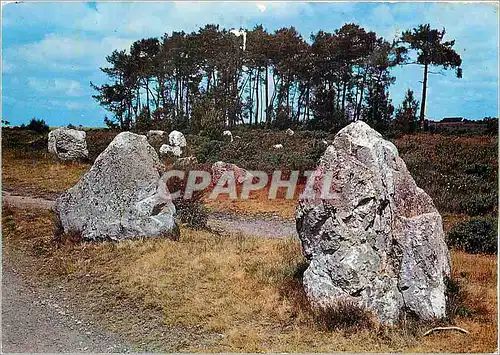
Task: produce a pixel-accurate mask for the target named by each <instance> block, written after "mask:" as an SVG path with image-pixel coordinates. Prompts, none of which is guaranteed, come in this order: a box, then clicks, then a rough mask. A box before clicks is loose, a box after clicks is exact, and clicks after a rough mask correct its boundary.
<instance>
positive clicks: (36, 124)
mask: <svg viewBox="0 0 500 355" xmlns="http://www.w3.org/2000/svg"><path fill="white" fill-rule="evenodd" d="M21 128H25V129H29V130H31V131H35V132H37V133H48V132H49V130H50V129H49V126H48V125H47V124H46V123H45V121H44V120H39V119H36V118H34V117H33V118H32V119H31V121H30V123H28V124H27V125H24V124H22V125H21Z"/></svg>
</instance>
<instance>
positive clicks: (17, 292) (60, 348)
mask: <svg viewBox="0 0 500 355" xmlns="http://www.w3.org/2000/svg"><path fill="white" fill-rule="evenodd" d="M61 294H63V292H61ZM130 349H131V347H130V346H129V345H128V344H126V342H125V341H124V340H123V339H121V338H120V337H119V336H117V335H116V334H112V333H109V332H107V331H105V330H103V329H100V328H99V327H98V326H96V325H94V324H88V323H86V322H84V321H82V320H81V319H79V318H78V316H77V315H75V314H74V313H73V312H72V311H71V310H70V309H69V308H68V307H66V306H65V305H64V303H62V302H60V301H59V300H57V299H55V298H54V296H53V294H49V293H48V292H47V291H46V290H44V289H40V288H36V289H35V288H33V287H30V285H28V284H26V283H25V282H24V279H23V277H22V276H21V275H19V274H18V273H17V270H16V269H15V268H14V267H13V266H12V265H10V264H9V262H8V261H6V260H4V262H3V268H2V353H5V352H8V353H11V352H23V353H37V352H51V353H54V352H93V353H110V352H121V353H123V352H129V351H130Z"/></svg>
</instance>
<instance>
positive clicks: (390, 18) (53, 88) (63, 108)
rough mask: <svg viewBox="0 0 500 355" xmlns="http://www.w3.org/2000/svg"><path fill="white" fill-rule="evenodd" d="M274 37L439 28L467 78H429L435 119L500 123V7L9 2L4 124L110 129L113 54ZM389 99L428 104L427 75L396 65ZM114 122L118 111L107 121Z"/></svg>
mask: <svg viewBox="0 0 500 355" xmlns="http://www.w3.org/2000/svg"><path fill="white" fill-rule="evenodd" d="M209 23H215V24H219V25H220V26H221V27H224V28H227V29H231V28H240V27H243V28H249V29H250V28H253V27H254V26H255V25H257V24H262V25H263V26H264V27H265V28H266V29H267V30H268V31H270V32H273V31H274V30H277V29H279V28H281V27H288V26H295V28H296V29H297V30H298V31H299V32H300V33H301V34H302V36H303V37H304V38H305V39H309V38H310V35H311V34H312V33H316V32H317V31H319V30H323V31H328V32H333V31H334V30H335V29H338V28H340V27H341V26H342V25H343V24H344V23H357V24H359V25H361V26H362V27H364V28H365V29H366V30H370V31H375V32H376V33H377V35H378V36H382V37H384V38H385V39H387V40H389V41H391V40H392V39H393V38H394V37H395V36H397V35H398V34H400V33H401V32H402V31H404V30H407V29H411V28H413V27H417V26H418V25H419V24H422V23H430V25H431V27H433V28H439V29H442V28H445V29H446V36H445V40H451V39H454V40H456V42H455V47H454V48H455V49H456V51H457V52H458V53H459V54H460V56H461V57H462V62H463V64H462V68H463V78H462V79H458V78H456V76H455V71H454V70H449V71H440V70H439V69H433V71H434V72H440V73H439V74H431V75H430V76H429V85H428V99H427V109H426V116H427V117H428V118H430V119H434V120H439V119H441V118H443V117H450V116H453V117H455V116H461V117H466V118H470V119H481V118H483V117H485V116H494V117H497V116H498V65H499V63H498V26H499V17H498V5H497V4H495V3H479V4H478V3H408V2H406V3H403V2H400V3H385V2H378V3H362V2H356V3H354V2H336V3H333V2H330V3H324V2H323V3H321V2H314V3H312V2H265V1H263V2H187V1H177V2H86V3H85V2H73V3H71V2H64V3H63V2H57V3H56V2H54V3H42V2H37V3H35V2H22V3H8V4H4V3H2V119H4V120H7V121H9V122H10V123H11V124H12V125H19V124H21V123H27V122H29V120H30V119H31V118H32V117H36V118H40V119H44V120H45V121H46V122H47V123H48V124H49V125H50V126H66V125H68V124H73V125H79V124H81V125H83V126H89V127H98V126H104V123H103V119H104V115H105V114H106V111H105V110H104V109H103V108H101V107H100V106H99V105H98V103H97V102H96V101H95V100H94V99H93V98H92V95H93V94H94V93H95V92H94V91H93V89H92V88H91V87H90V85H89V84H90V82H93V83H94V84H98V85H101V84H104V83H106V76H105V75H104V74H103V73H102V72H101V71H100V70H99V68H100V67H105V66H106V60H105V58H106V55H108V54H110V53H111V52H112V51H113V50H115V49H128V48H129V47H130V45H131V44H132V43H133V42H134V41H136V40H139V39H142V38H146V37H161V36H162V35H163V34H164V33H171V32H172V31H180V30H184V31H185V32H191V31H197V30H198V29H199V28H200V27H204V26H205V24H209ZM393 74H394V76H396V78H397V79H396V82H395V84H393V85H392V86H391V87H390V97H391V99H392V103H393V105H395V106H396V107H397V106H398V105H399V104H400V103H401V101H402V100H403V98H404V94H405V92H406V90H407V89H408V88H411V89H412V90H413V91H414V92H415V95H416V96H417V98H420V97H421V90H422V83H421V81H422V76H423V69H422V68H421V67H420V66H418V65H406V66H403V67H396V68H395V69H394V70H393ZM108 115H109V113H108Z"/></svg>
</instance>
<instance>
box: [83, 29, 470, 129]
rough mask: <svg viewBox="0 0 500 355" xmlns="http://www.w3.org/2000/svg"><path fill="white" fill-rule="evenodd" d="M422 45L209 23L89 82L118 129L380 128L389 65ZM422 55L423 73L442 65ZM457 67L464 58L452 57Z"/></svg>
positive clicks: (124, 55) (116, 61)
mask: <svg viewBox="0 0 500 355" xmlns="http://www.w3.org/2000/svg"><path fill="white" fill-rule="evenodd" d="M425 29H427V27H426V28H425ZM414 31H417V32H414V33H416V34H417V35H421V34H420V33H419V32H418V31H419V29H414ZM443 35H444V30H443ZM424 36H425V34H424ZM441 39H442V36H441V37H440V38H439V40H438V42H439V41H440V40H441ZM419 41H420V39H419V38H417V39H415V38H412V37H411V33H410V32H407V33H406V38H403V39H398V38H396V39H393V40H392V41H387V40H385V39H383V38H382V37H378V36H377V35H376V33H374V32H371V31H366V30H365V29H364V28H362V27H360V26H359V25H356V24H345V25H343V26H342V27H341V28H340V29H337V30H335V31H334V32H333V33H329V32H324V31H319V32H317V33H316V34H313V35H311V37H310V38H309V40H305V39H304V38H303V37H302V36H301V34H300V33H298V32H297V30H296V29H295V28H294V27H289V28H281V29H279V30H276V31H275V32H274V33H269V32H267V31H266V30H265V29H264V28H263V27H262V26H261V25H259V26H256V27H255V28H253V29H252V30H228V29H223V28H220V27H219V26H218V25H213V24H210V25H206V26H205V27H203V28H200V29H199V30H198V31H197V32H192V33H185V32H183V31H180V32H173V33H172V34H165V35H164V36H163V37H162V38H160V39H158V38H145V39H141V40H138V41H136V42H134V43H133V44H132V46H131V47H130V50H129V51H125V50H122V51H117V50H115V51H113V52H112V53H111V54H110V55H109V56H107V58H106V59H107V62H108V63H109V66H108V67H106V68H101V70H102V71H103V72H104V73H105V74H106V75H107V76H108V79H109V83H106V84H103V85H101V86H98V85H95V84H93V83H91V86H92V87H93V88H94V89H95V90H96V91H97V93H96V95H94V96H93V97H94V98H95V99H96V100H97V101H98V102H99V104H100V105H102V106H103V107H105V108H106V109H107V110H108V111H109V112H111V114H112V115H113V117H111V118H108V117H106V118H105V122H106V124H107V125H108V126H110V127H118V128H120V129H124V130H125V129H139V130H140V129H152V128H156V129H165V130H168V129H172V128H177V129H186V130H189V131H191V132H193V133H198V132H200V131H211V130H221V129H223V128H225V127H233V126H235V125H238V124H243V123H245V124H248V125H251V126H252V125H265V126H267V127H271V126H272V127H280V128H284V127H294V126H297V125H302V124H305V125H307V126H308V127H309V128H312V129H315V128H320V129H327V130H336V129H338V128H340V127H342V126H343V125H345V123H346V122H348V121H352V120H357V119H363V120H365V121H366V122H368V123H369V124H370V125H372V126H373V127H374V128H376V129H379V130H381V131H383V130H385V129H387V127H389V125H390V123H391V122H392V121H393V116H394V112H395V108H394V106H393V105H392V103H391V99H390V98H389V91H388V89H389V86H390V85H391V84H392V83H394V81H395V80H396V78H395V77H394V76H393V75H391V68H392V67H394V66H396V65H403V64H406V63H408V62H409V55H410V54H411V50H415V49H416V48H417V47H418V46H416V45H415V43H417V42H418V43H421V41H420V42H419ZM424 42H425V41H424ZM434 42H436V41H434ZM434 42H432V43H430V45H436V44H435V43H434ZM433 43H434V44H433ZM453 43H454V42H446V43H445V45H447V48H448V49H449V51H448V53H451V54H453V55H455V56H458V54H456V53H455V52H454V51H453V49H452V48H451V47H452V46H453ZM450 44H451V45H450ZM425 45H426V44H424V48H427V47H425ZM423 52H425V50H424V51H423ZM442 52H443V51H441V52H440V53H442ZM433 53H434V52H433ZM445 54H446V53H445ZM424 55H425V53H424ZM421 56H422V53H420V56H419V62H421V63H424V64H426V71H425V75H427V66H428V65H427V64H429V63H430V64H432V65H439V62H438V61H436V60H434V59H433V61H429V63H428V61H426V60H425V59H423V60H421ZM459 58H460V57H459V56H458V59H459ZM453 64H454V65H453V67H457V66H459V65H460V64H461V62H458V60H457V59H456V58H455V61H454V62H453ZM445 68H446V67H445ZM425 80H426V78H425ZM413 104H414V103H413ZM422 115H423V113H422ZM397 116H398V115H397ZM399 117H404V119H406V120H416V119H417V118H416V114H411V115H399ZM404 126H412V127H413V126H414V125H413V124H412V123H411V122H410V123H409V124H406V125H404Z"/></svg>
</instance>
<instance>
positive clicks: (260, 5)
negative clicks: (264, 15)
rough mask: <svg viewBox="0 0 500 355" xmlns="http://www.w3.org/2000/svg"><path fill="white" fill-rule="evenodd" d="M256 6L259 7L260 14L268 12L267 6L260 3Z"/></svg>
mask: <svg viewBox="0 0 500 355" xmlns="http://www.w3.org/2000/svg"><path fill="white" fill-rule="evenodd" d="M255 6H257V8H258V9H259V11H260V12H265V11H266V10H267V6H266V4H265V3H263V2H258V3H257V4H255Z"/></svg>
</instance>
